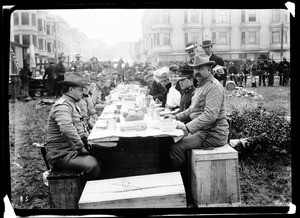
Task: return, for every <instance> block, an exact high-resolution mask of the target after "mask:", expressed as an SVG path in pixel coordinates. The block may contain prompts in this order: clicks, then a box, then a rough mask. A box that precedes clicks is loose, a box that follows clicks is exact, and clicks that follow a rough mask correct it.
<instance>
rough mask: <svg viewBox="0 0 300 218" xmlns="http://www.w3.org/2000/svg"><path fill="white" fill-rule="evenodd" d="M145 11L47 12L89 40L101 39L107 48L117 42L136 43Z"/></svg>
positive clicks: (86, 10) (90, 10)
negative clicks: (56, 16)
mask: <svg viewBox="0 0 300 218" xmlns="http://www.w3.org/2000/svg"><path fill="white" fill-rule="evenodd" d="M144 11H145V9H76V10H75V9H69V10H66V9H65V10H47V12H49V13H50V14H58V15H60V16H61V17H62V18H63V19H64V20H65V21H66V22H67V23H69V24H70V26H71V27H76V28H78V30H80V31H82V32H83V33H85V34H86V36H87V37H88V38H89V39H101V40H102V41H103V42H104V43H106V44H107V45H108V46H109V45H112V44H115V43H118V42H137V41H138V40H139V39H140V37H141V33H142V28H141V20H142V15H143V12H144Z"/></svg>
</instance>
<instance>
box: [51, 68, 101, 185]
mask: <svg viewBox="0 0 300 218" xmlns="http://www.w3.org/2000/svg"><path fill="white" fill-rule="evenodd" d="M60 83H61V84H62V85H63V96H62V97H61V98H60V99H59V100H57V101H56V102H55V104H54V105H53V106H52V108H51V110H50V113H49V117H48V129H47V140H46V143H47V144H46V148H47V155H46V158H47V160H48V162H49V163H50V164H51V165H52V166H53V168H60V169H74V170H81V171H84V172H85V175H86V178H87V179H94V178H96V177H97V176H98V175H99V172H100V167H99V163H98V161H97V159H96V158H95V157H93V156H91V155H90V154H89V152H88V151H87V150H86V148H85V147H87V148H88V147H89V145H88V143H87V136H88V132H87V130H86V126H85V125H84V122H83V116H82V113H81V110H80V108H79V106H78V104H77V103H78V102H79V101H80V99H81V97H82V94H83V87H84V85H85V80H84V76H83V75H81V74H79V73H77V72H68V73H66V74H65V78H64V80H63V81H61V82H60Z"/></svg>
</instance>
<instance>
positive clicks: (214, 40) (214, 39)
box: [211, 32, 217, 43]
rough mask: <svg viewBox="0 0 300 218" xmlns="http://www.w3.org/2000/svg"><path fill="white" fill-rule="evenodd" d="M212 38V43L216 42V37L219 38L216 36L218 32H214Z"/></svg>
mask: <svg viewBox="0 0 300 218" xmlns="http://www.w3.org/2000/svg"><path fill="white" fill-rule="evenodd" d="M211 38H212V39H211V40H212V43H216V41H217V40H216V39H217V37H216V32H212V37H211Z"/></svg>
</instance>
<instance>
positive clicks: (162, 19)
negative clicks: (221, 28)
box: [147, 9, 288, 27]
mask: <svg viewBox="0 0 300 218" xmlns="http://www.w3.org/2000/svg"><path fill="white" fill-rule="evenodd" d="M199 15H200V13H199V10H197V9H192V10H190V20H188V17H189V16H188V10H184V23H202V16H199ZM229 15H230V11H229V10H213V11H212V23H224V22H225V23H228V22H229ZM281 15H283V17H282V18H281ZM241 16H242V17H241V18H242V22H257V21H258V20H257V11H256V10H247V11H246V10H242V14H241ZM287 19H288V12H285V13H281V10H280V9H277V10H272V19H271V20H272V22H278V21H281V20H283V21H287ZM159 23H164V24H169V23H170V11H169V10H163V11H162V13H161V14H160V13H158V12H156V13H155V14H153V16H152V23H151V20H148V23H147V26H148V27H149V26H151V24H159Z"/></svg>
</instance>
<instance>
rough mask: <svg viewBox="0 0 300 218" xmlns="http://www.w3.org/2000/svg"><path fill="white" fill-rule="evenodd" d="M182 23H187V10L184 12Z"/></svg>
mask: <svg viewBox="0 0 300 218" xmlns="http://www.w3.org/2000/svg"><path fill="white" fill-rule="evenodd" d="M184 23H188V16H187V10H185V11H184Z"/></svg>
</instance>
